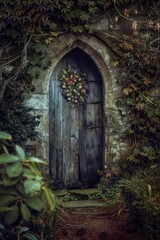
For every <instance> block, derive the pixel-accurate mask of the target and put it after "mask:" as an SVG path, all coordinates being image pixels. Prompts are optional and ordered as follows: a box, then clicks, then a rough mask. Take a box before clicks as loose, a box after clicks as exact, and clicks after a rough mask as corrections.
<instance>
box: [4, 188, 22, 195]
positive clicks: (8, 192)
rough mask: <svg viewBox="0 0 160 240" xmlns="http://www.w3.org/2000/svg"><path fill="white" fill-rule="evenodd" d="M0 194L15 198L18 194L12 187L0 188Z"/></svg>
mask: <svg viewBox="0 0 160 240" xmlns="http://www.w3.org/2000/svg"><path fill="white" fill-rule="evenodd" d="M2 194H6V195H13V196H17V195H18V192H17V190H16V189H15V188H14V187H7V188H6V187H0V195H2Z"/></svg>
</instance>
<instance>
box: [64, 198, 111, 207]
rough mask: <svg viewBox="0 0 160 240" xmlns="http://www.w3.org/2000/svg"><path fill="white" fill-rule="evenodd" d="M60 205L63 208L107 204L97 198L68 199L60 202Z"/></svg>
mask: <svg viewBox="0 0 160 240" xmlns="http://www.w3.org/2000/svg"><path fill="white" fill-rule="evenodd" d="M61 205H62V207H64V208H86V207H108V204H107V203H106V202H101V201H97V200H77V201H68V202H62V203H61Z"/></svg>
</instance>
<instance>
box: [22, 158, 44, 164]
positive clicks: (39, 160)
mask: <svg viewBox="0 0 160 240" xmlns="http://www.w3.org/2000/svg"><path fill="white" fill-rule="evenodd" d="M27 160H28V161H29V162H34V163H43V164H46V162H44V161H43V160H41V159H39V158H36V157H28V158H27Z"/></svg>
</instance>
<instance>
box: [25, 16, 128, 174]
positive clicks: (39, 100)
mask: <svg viewBox="0 0 160 240" xmlns="http://www.w3.org/2000/svg"><path fill="white" fill-rule="evenodd" d="M108 24H109V23H108V20H107V19H103V20H102V21H101V22H100V23H98V25H96V26H97V29H100V26H101V29H102V30H103V31H106V30H107V29H108V27H109V25H108ZM105 37H106V36H105ZM106 43H107V40H106V39H103V41H101V40H100V38H97V37H96V36H93V35H90V34H71V33H70V34H64V35H62V36H60V37H58V38H57V39H55V40H54V41H53V43H52V44H51V45H50V46H49V47H48V50H47V54H48V55H49V56H50V57H51V59H52V64H51V66H50V67H49V68H48V69H47V70H46V71H44V70H43V71H42V73H41V74H40V77H39V78H38V79H37V80H36V79H35V80H34V81H33V84H34V85H35V92H34V93H33V94H31V97H30V98H29V99H27V100H26V101H25V103H26V104H27V105H28V106H30V107H32V108H34V114H40V115H41V116H42V117H41V120H40V125H39V127H38V132H39V135H38V138H37V145H36V154H37V156H38V157H40V158H42V159H45V160H46V161H48V159H49V86H50V80H51V78H52V77H53V75H54V69H55V67H56V65H57V64H58V62H59V61H60V60H61V59H62V57H63V56H64V55H65V54H66V53H68V52H69V51H71V50H72V49H74V48H76V47H79V48H81V49H82V50H83V51H84V52H86V53H87V54H88V55H89V56H90V57H91V58H92V59H93V61H94V62H95V64H96V66H97V68H98V69H99V72H100V74H101V76H102V79H103V90H104V96H103V98H104V104H103V106H104V139H105V140H104V141H105V147H104V165H106V166H110V167H111V166H112V167H113V171H114V172H118V171H119V170H118V163H119V161H120V159H121V156H122V155H123V153H125V151H126V149H127V147H128V146H127V144H126V142H125V140H124V139H123V137H122V134H124V130H125V127H126V123H124V119H123V118H122V117H121V115H120V113H119V111H118V108H117V105H116V102H117V100H118V99H119V98H120V97H121V88H120V86H119V85H118V84H117V81H116V71H114V70H113V69H111V68H110V65H109V61H110V59H112V52H111V51H110V49H109V48H108V46H107V44H106Z"/></svg>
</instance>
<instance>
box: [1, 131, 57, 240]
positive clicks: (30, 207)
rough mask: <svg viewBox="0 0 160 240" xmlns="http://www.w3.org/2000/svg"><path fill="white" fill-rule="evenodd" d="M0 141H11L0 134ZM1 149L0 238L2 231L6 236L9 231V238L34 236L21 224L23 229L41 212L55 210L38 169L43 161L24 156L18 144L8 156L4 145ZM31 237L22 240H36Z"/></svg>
mask: <svg viewBox="0 0 160 240" xmlns="http://www.w3.org/2000/svg"><path fill="white" fill-rule="evenodd" d="M0 139H3V140H6V139H11V136H10V135H9V134H6V133H5V132H0ZM1 145H2V144H1ZM2 148H3V153H1V154H0V194H1V201H0V222H1V224H0V234H1V236H4V234H3V232H5V233H7V234H8V231H7V230H8V229H9V230H10V234H12V235H13V236H14V234H15V232H17V234H22V235H24V237H25V236H26V235H27V234H28V235H29V236H30V235H33V236H35V235H34V234H32V233H30V232H29V228H25V229H24V228H22V227H23V225H24V223H25V226H24V227H26V225H27V224H28V225H29V222H30V221H31V222H32V221H33V219H34V217H35V219H36V218H38V216H39V215H40V214H41V213H42V212H43V214H44V212H46V211H49V212H51V213H52V212H53V211H54V209H55V196H54V194H53V193H52V191H51V190H50V189H49V188H48V187H47V186H46V184H45V182H44V180H43V177H42V174H41V172H40V171H39V168H38V165H39V164H45V162H44V161H42V160H40V159H38V158H35V157H27V156H26V155H25V152H24V150H23V149H22V148H21V147H20V146H18V145H16V146H15V151H16V154H10V153H9V152H8V150H7V148H6V147H5V146H2ZM47 209H48V210H47ZM6 227H7V228H6ZM6 229H7V230H6ZM7 234H5V238H4V239H10V237H11V236H12V235H9V236H8V235H7ZM13 236H12V237H13ZM33 236H32V238H27V237H26V239H37V238H34V237H33ZM7 237H8V238H7ZM2 239H3V238H2ZM12 239H14V238H12Z"/></svg>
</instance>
